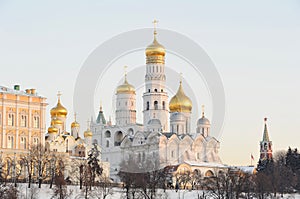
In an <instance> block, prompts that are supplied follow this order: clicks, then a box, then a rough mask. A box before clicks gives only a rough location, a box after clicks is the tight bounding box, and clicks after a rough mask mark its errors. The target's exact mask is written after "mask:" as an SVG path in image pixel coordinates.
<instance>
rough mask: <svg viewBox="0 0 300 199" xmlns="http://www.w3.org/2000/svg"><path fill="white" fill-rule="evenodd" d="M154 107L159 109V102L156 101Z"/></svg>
mask: <svg viewBox="0 0 300 199" xmlns="http://www.w3.org/2000/svg"><path fill="white" fill-rule="evenodd" d="M154 109H155V110H157V109H158V102H157V101H154Z"/></svg>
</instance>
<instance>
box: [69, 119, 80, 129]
mask: <svg viewBox="0 0 300 199" xmlns="http://www.w3.org/2000/svg"><path fill="white" fill-rule="evenodd" d="M75 127H80V125H79V123H78V122H76V121H74V122H72V124H71V128H75Z"/></svg>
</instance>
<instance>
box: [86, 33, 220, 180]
mask: <svg viewBox="0 0 300 199" xmlns="http://www.w3.org/2000/svg"><path fill="white" fill-rule="evenodd" d="M156 35H157V33H156V30H154V40H153V42H152V44H150V45H149V46H148V47H147V48H146V51H145V54H146V75H145V92H144V94H143V96H142V98H143V110H138V111H142V112H143V124H137V123H136V111H137V110H136V93H135V87H134V86H133V85H131V84H129V83H128V80H127V76H126V74H125V77H124V83H123V84H122V85H119V86H118V87H117V89H116V113H115V121H116V124H114V125H112V124H111V122H110V121H109V122H106V120H105V117H104V113H103V111H102V107H101V108H100V111H99V114H98V117H97V119H96V121H93V122H92V123H91V130H92V131H93V141H94V142H96V143H98V144H100V145H101V148H102V159H103V161H108V162H110V167H111V168H110V171H111V178H112V179H114V180H115V181H118V177H117V174H118V172H119V169H120V163H121V161H122V160H126V159H127V158H128V157H129V155H130V154H131V155H133V156H134V157H135V158H136V160H137V161H145V160H146V159H148V160H149V159H152V160H153V162H154V161H155V160H158V162H159V168H163V167H165V166H170V165H180V164H185V165H190V166H191V168H194V167H197V170H198V171H200V172H202V173H201V174H202V176H205V175H208V174H207V173H209V175H211V174H214V172H215V171H216V169H217V168H221V167H222V168H224V165H222V162H221V160H220V158H219V155H218V149H219V141H218V140H216V139H215V138H214V137H211V136H210V127H211V124H210V121H209V120H208V119H207V118H206V117H205V116H204V112H203V113H202V117H201V118H200V119H199V120H198V122H197V129H195V130H192V129H191V112H192V101H191V100H190V98H189V97H187V96H186V95H185V93H184V89H183V87H184V86H183V85H182V82H181V81H180V83H179V88H178V91H177V93H176V95H175V96H173V97H172V98H171V100H170V101H169V98H168V93H167V92H166V86H165V83H166V75H165V54H166V50H165V48H164V46H162V45H161V44H159V43H158V41H157V38H156ZM196 111H197V110H196ZM168 120H170V122H168ZM153 164H154V163H153ZM195 165H196V166H195ZM197 165H198V166H197ZM201 165H202V166H201ZM203 165H205V166H203ZM216 165H217V166H216ZM220 165H222V166H220ZM208 171H209V172H208Z"/></svg>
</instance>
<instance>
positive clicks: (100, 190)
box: [91, 176, 113, 199]
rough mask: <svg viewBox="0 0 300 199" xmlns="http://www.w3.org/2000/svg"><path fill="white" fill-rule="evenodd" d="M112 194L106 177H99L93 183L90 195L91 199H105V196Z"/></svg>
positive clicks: (110, 185)
mask: <svg viewBox="0 0 300 199" xmlns="http://www.w3.org/2000/svg"><path fill="white" fill-rule="evenodd" d="M112 194H113V187H112V183H111V180H110V179H109V178H108V177H105V176H101V177H100V179H99V181H97V182H96V183H95V186H94V190H93V191H92V193H91V196H92V198H97V199H106V197H107V196H109V195H112Z"/></svg>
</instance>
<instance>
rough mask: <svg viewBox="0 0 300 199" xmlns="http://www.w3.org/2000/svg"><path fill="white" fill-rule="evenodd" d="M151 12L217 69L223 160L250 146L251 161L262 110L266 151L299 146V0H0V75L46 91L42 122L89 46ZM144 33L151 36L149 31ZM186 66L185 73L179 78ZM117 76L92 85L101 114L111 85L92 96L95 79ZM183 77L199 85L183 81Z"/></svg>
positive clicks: (240, 155) (241, 157)
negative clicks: (222, 116)
mask: <svg viewBox="0 0 300 199" xmlns="http://www.w3.org/2000/svg"><path fill="white" fill-rule="evenodd" d="M153 19H158V20H159V24H158V27H160V28H163V29H169V30H173V31H176V32H178V33H180V34H183V35H186V36H187V37H189V38H191V39H192V40H193V41H195V42H196V43H198V44H199V45H200V46H201V47H202V48H203V49H204V50H205V52H206V53H207V54H208V56H209V57H210V58H211V60H212V61H213V63H214V64H215V67H216V68H217V70H218V72H219V74H220V76H221V79H222V81H223V86H224V91H225V97H226V118H225V122H224V125H223V129H222V132H220V133H219V134H220V137H219V138H218V139H219V140H220V156H221V159H222V161H223V163H226V164H229V165H248V164H250V154H251V153H252V154H253V156H254V158H255V161H258V157H259V141H260V140H261V139H262V133H263V125H264V124H263V118H264V117H268V118H269V119H268V127H269V135H270V139H271V140H272V142H273V149H274V151H278V150H286V149H287V148H288V147H289V146H291V147H292V148H295V147H297V148H300V132H299V131H300V104H299V102H300V94H299V90H300V78H299V74H300V67H299V64H300V56H299V52H300V38H299V35H300V20H299V19H300V2H299V1H297V0H294V1H292V0H287V1H280V0H266V1H256V0H255V1H231V0H229V1H168V0H166V1H155V0H153V1H113V0H112V1H93V0H91V1H76V0H72V1H31V0H28V1H8V0H0V68H1V72H0V85H3V86H8V87H13V85H14V84H20V85H21V89H26V88H36V89H37V92H38V93H39V94H41V95H43V96H45V97H47V101H48V103H49V106H48V108H47V110H48V112H47V117H48V118H47V124H48V125H49V121H50V120H49V118H50V114H49V110H50V109H51V108H52V107H54V106H55V104H56V101H57V97H56V93H57V91H61V92H62V93H63V96H62V103H63V105H64V106H65V107H66V108H67V109H68V110H69V117H68V123H69V124H70V123H71V122H72V121H73V113H74V110H73V92H74V86H75V82H76V78H77V75H78V73H79V71H80V69H81V67H82V65H83V63H84V62H85V60H86V59H87V58H88V56H89V55H90V54H91V52H93V51H94V50H95V49H96V48H97V47H98V46H99V45H101V44H102V43H103V42H105V41H107V40H109V39H110V38H112V37H113V36H115V35H118V34H120V33H123V32H127V31H131V30H135V29H140V28H151V27H152V23H151V22H152V21H153ZM145 41H146V42H147V41H149V43H150V42H151V38H145ZM160 42H161V43H162V44H163V41H160ZM174 42H176V41H174ZM145 47H146V46H145ZM143 56H144V55H143V53H138V52H137V53H132V54H130V55H128V56H126V57H123V58H120V59H119V60H117V61H116V62H115V63H114V64H113V67H115V69H114V70H112V71H111V74H108V77H109V75H111V76H114V75H115V76H116V77H117V79H116V80H115V82H116V83H118V82H120V81H121V78H122V72H123V65H124V64H126V65H131V66H132V65H136V64H143V63H140V62H143V61H144V57H143ZM167 61H169V63H170V65H172V64H174V65H176V67H175V66H174V70H175V71H177V72H180V71H181V69H180V67H186V63H184V62H183V61H182V60H179V59H178V58H176V57H172V56H169V58H168V59H167V60H166V62H167ZM125 62H126V63H125ZM176 63H180V64H176ZM190 75H192V74H189V73H187V74H184V76H185V77H186V79H189V76H190ZM167 83H168V82H167ZM200 84H201V85H203V83H200ZM116 86H117V84H105V85H103V84H99V85H98V86H97V88H98V89H97V93H96V94H95V98H97V99H95V114H96V112H97V111H98V106H99V103H100V101H102V103H103V107H104V111H105V113H106V117H108V115H111V114H113V110H114V107H113V103H112V100H111V99H112V98H113V96H111V93H107V96H108V97H105V98H104V97H102V99H99V96H103V95H106V93H105V94H103V91H101V88H102V87H106V89H107V88H108V89H110V90H114V89H115V87H116ZM190 86H194V87H197V86H198V85H197V84H195V82H191V83H190ZM200 87H201V88H202V86H200ZM204 88H205V87H204ZM104 90H105V89H104ZM99 93H100V94H99ZM137 94H138V95H139V92H138V93H137ZM201 94H203V97H200V98H199V103H200V104H205V105H206V115H207V117H208V118H211V117H212V109H213V107H211V102H210V99H209V94H208V92H207V91H203V92H201ZM171 95H172V93H171V94H170V96H171ZM110 96H111V97H110ZM138 98H139V99H138V100H141V98H140V97H138ZM197 100H198V99H197ZM98 102H99V103H98ZM195 111H198V112H200V111H199V110H195ZM216 112H217V110H216ZM198 115H199V116H200V114H198ZM138 116H139V114H138ZM78 117H79V121H80V122H81V130H82V131H84V130H85V129H86V122H84V121H86V118H80V113H78ZM139 120H141V118H140V117H139ZM196 120H197V118H193V121H194V122H195V121H196ZM212 125H213V124H212Z"/></svg>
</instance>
